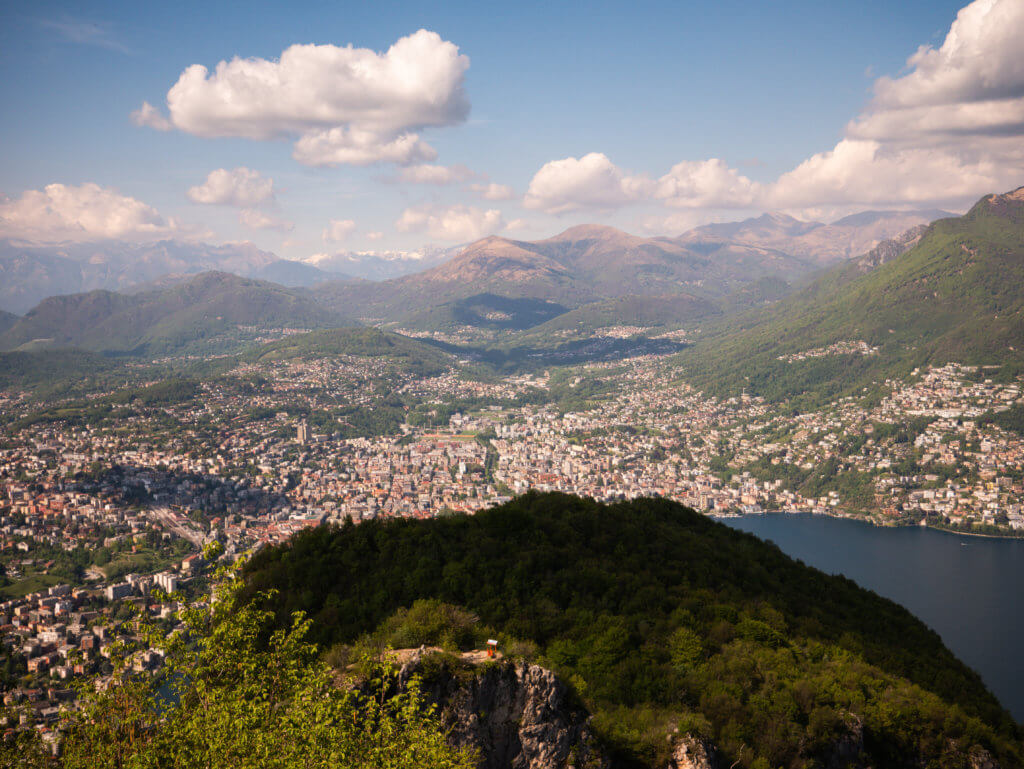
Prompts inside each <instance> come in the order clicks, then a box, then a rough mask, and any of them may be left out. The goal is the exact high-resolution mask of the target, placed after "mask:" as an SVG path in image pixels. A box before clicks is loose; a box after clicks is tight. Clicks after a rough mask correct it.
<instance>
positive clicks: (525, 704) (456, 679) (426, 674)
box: [399, 652, 611, 769]
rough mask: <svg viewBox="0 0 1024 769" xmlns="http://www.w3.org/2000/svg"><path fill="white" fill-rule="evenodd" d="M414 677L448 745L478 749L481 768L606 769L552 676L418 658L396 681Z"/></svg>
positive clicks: (583, 715)
mask: <svg viewBox="0 0 1024 769" xmlns="http://www.w3.org/2000/svg"><path fill="white" fill-rule="evenodd" d="M414 674H418V675H420V676H421V677H422V679H423V684H422V686H423V689H424V692H425V693H426V694H427V695H428V696H429V697H430V698H431V699H432V700H433V701H434V702H435V703H436V704H437V705H438V708H439V709H440V712H441V718H442V722H443V724H444V726H445V727H446V728H447V729H450V739H451V741H452V742H453V743H454V744H456V745H459V746H468V747H471V748H474V749H476V750H477V751H478V753H479V755H480V763H479V766H480V767H482V769H563V768H564V769H568V767H573V768H574V769H583V767H587V768H588V769H589V768H590V767H594V769H605V768H607V767H611V762H610V760H609V758H608V756H607V755H606V754H605V753H604V751H603V750H602V749H601V747H600V746H599V745H598V744H597V740H596V738H595V736H594V732H593V729H592V728H591V726H590V715H589V713H587V711H586V710H585V709H584V708H583V707H582V705H580V704H579V703H577V702H575V700H574V698H573V697H572V694H571V692H570V691H569V689H568V688H567V687H566V686H565V684H563V683H562V682H561V681H560V680H559V679H558V677H557V676H556V675H555V674H554V673H552V672H551V671H550V670H546V669H544V668H542V667H538V666H537V665H530V664H527V663H525V662H510V661H498V662H493V663H489V664H486V665H481V666H466V665H464V664H460V663H459V662H458V661H456V660H451V659H444V658H440V657H437V656H434V657H433V658H431V657H429V656H427V655H425V654H423V653H422V652H417V653H415V654H413V655H412V657H411V658H410V659H409V660H408V661H407V662H405V664H404V665H403V666H402V669H401V672H400V673H399V683H400V685H402V684H404V683H405V682H406V681H408V680H409V678H410V676H412V675H414Z"/></svg>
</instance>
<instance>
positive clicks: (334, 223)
mask: <svg viewBox="0 0 1024 769" xmlns="http://www.w3.org/2000/svg"><path fill="white" fill-rule="evenodd" d="M355 231H356V223H355V222H354V221H352V220H351V219H331V221H330V223H329V224H328V225H327V226H326V227H325V228H324V231H323V233H322V237H323V239H324V241H325V242H335V243H337V242H340V241H343V240H347V239H348V237H349V235H351V234H352V233H353V232H355Z"/></svg>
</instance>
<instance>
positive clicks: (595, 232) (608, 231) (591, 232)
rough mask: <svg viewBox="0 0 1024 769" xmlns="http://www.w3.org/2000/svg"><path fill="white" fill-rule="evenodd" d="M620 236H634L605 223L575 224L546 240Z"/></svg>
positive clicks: (602, 238)
mask: <svg viewBox="0 0 1024 769" xmlns="http://www.w3.org/2000/svg"><path fill="white" fill-rule="evenodd" d="M622 237H627V238H632V237H634V236H632V235H630V234H629V233H628V232H623V231H622V230H619V229H616V228H615V227H611V226H609V225H607V224H577V225H575V226H574V227H570V228H569V229H567V230H563V231H562V232H560V233H558V234H557V235H555V236H553V237H550V238H548V240H549V241H556V240H586V239H592V238H598V239H601V240H606V239H611V238H622Z"/></svg>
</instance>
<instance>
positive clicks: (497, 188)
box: [469, 182, 516, 200]
mask: <svg viewBox="0 0 1024 769" xmlns="http://www.w3.org/2000/svg"><path fill="white" fill-rule="evenodd" d="M469 188H470V189H471V190H473V192H475V193H476V194H477V195H479V196H480V197H482V198H483V199H484V200H512V198H514V197H515V196H516V191H515V190H514V189H512V188H511V187H509V186H508V185H507V184H495V183H494V182H491V183H490V184H471V185H470V186H469Z"/></svg>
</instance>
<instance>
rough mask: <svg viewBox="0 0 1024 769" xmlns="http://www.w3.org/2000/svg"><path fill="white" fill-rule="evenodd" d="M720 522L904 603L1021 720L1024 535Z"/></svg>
mask: <svg viewBox="0 0 1024 769" xmlns="http://www.w3.org/2000/svg"><path fill="white" fill-rule="evenodd" d="M722 522H723V523H725V524H726V525H728V526H732V527H733V528H737V529H741V530H743V531H748V532H751V533H752V534H755V535H757V536H758V537H761V538H762V539H767V540H771V541H772V542H774V543H775V544H777V545H778V546H779V547H780V548H781V549H782V550H783V551H784V552H786V553H787V554H788V555H791V556H793V557H794V558H799V559H800V560H802V561H803V562H804V563H807V564H809V565H811V566H814V567H816V568H819V569H821V570H823V571H825V572H828V573H830V574H843V575H845V576H847V577H849V578H850V579H853V580H855V581H856V582H857V583H858V584H859V585H862V586H863V587H866V588H869V589H871V590H874V591H875V592H877V593H879V594H880V595H884V596H886V597H887V598H891V599H892V600H894V601H897V602H899V603H901V604H903V605H904V606H906V607H907V608H908V609H910V610H911V611H912V612H913V613H914V614H916V615H917V616H918V617H920V618H921V619H922V620H923V621H924V622H925V623H926V624H927V625H928V626H929V627H931V628H933V629H934V630H935V631H937V632H938V633H939V634H940V635H941V636H942V639H943V641H945V643H946V645H947V646H948V647H949V648H950V649H952V650H953V652H954V653H955V654H956V655H957V656H958V657H960V659H962V660H963V661H964V662H966V663H967V664H968V665H970V666H971V667H972V668H974V669H975V670H976V671H978V673H980V674H981V677H982V678H983V679H984V681H985V683H986V685H987V686H988V687H989V688H990V689H991V690H992V691H993V692H994V693H995V695H996V696H997V697H998V698H999V699H1000V701H1001V702H1002V703H1003V705H1005V706H1006V708H1007V709H1009V710H1010V712H1011V713H1013V715H1014V717H1015V718H1016V719H1017V720H1019V721H1020V720H1024V655H1022V653H1021V639H1022V638H1024V601H1022V599H1021V596H1020V589H1021V585H1024V541H1020V540H1010V539H987V538H982V537H970V536H964V535H958V534H951V533H947V532H941V531H936V530H932V529H927V528H922V527H918V526H908V527H901V528H881V527H877V526H872V525H871V524H868V523H863V522H860V521H854V520H847V519H840V518H831V517H828V516H816V515H809V514H798V515H787V514H769V515H756V516H743V517H738V518H727V519H722Z"/></svg>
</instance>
